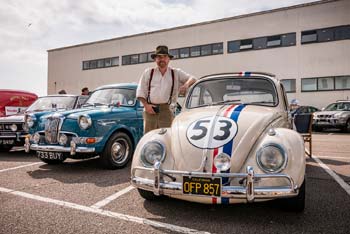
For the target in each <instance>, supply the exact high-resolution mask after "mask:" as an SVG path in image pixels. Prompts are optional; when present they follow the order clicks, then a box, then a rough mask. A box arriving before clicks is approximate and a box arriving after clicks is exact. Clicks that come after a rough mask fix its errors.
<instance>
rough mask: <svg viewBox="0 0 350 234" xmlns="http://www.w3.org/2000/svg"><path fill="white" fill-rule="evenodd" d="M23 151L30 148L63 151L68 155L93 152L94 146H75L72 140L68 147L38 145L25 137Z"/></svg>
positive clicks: (27, 150)
mask: <svg viewBox="0 0 350 234" xmlns="http://www.w3.org/2000/svg"><path fill="white" fill-rule="evenodd" d="M24 150H25V152H27V153H28V152H29V151H30V150H35V151H47V152H63V153H70V155H75V154H76V153H87V154H89V153H94V152H95V147H77V146H76V144H75V143H74V142H71V144H70V147H64V146H60V145H38V144H30V142H29V139H28V138H26V139H25V143H24Z"/></svg>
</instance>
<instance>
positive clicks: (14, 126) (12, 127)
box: [10, 124, 17, 132]
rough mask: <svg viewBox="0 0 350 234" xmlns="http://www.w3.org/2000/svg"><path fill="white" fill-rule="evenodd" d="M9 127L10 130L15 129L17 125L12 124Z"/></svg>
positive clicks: (13, 130)
mask: <svg viewBox="0 0 350 234" xmlns="http://www.w3.org/2000/svg"><path fill="white" fill-rule="evenodd" d="M10 129H11V131H12V132H15V131H17V125H16V124H12V125H11V126H10Z"/></svg>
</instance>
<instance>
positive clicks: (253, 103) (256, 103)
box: [245, 101, 275, 105]
mask: <svg viewBox="0 0 350 234" xmlns="http://www.w3.org/2000/svg"><path fill="white" fill-rule="evenodd" d="M245 104H246V105H259V104H262V105H264V104H275V102H268V101H261V102H247V103H245Z"/></svg>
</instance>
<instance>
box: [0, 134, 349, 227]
mask: <svg viewBox="0 0 350 234" xmlns="http://www.w3.org/2000/svg"><path fill="white" fill-rule="evenodd" d="M129 177H130V167H127V168H124V169H121V170H115V171H109V170H103V169H101V168H99V166H98V164H97V160H96V159H90V160H80V161H73V160H67V161H66V162H65V163H64V164H62V165H56V166H53V165H46V164H44V163H42V162H41V161H39V160H38V159H37V158H36V157H34V156H33V155H28V154H25V153H24V152H21V151H12V152H9V153H0V233H202V232H203V233H349V224H350V134H342V133H331V132H326V133H315V134H314V135H313V158H312V159H310V158H307V168H306V182H307V190H306V208H305V211H304V212H303V213H300V214H298V213H290V212H287V211H284V210H283V209H281V207H279V205H278V203H276V202H265V203H253V204H239V205H230V206H218V205H216V206H213V205H202V204H195V203H188V202H183V201H179V200H173V199H167V198H163V199H161V200H159V201H156V202H149V201H145V200H143V199H142V198H141V197H140V196H139V194H138V192H137V191H136V189H134V188H133V187H131V186H130V183H129Z"/></svg>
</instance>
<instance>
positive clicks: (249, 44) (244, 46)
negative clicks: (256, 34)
mask: <svg viewBox="0 0 350 234" xmlns="http://www.w3.org/2000/svg"><path fill="white" fill-rule="evenodd" d="M252 48H253V41H252V39H247V40H242V41H241V45H240V46H239V49H240V50H249V49H252Z"/></svg>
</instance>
